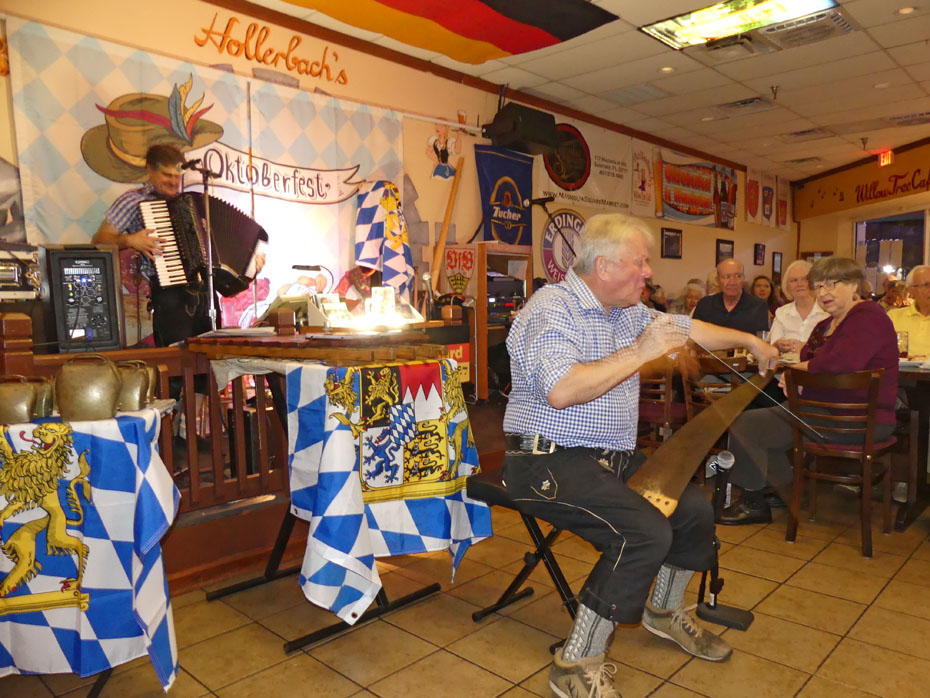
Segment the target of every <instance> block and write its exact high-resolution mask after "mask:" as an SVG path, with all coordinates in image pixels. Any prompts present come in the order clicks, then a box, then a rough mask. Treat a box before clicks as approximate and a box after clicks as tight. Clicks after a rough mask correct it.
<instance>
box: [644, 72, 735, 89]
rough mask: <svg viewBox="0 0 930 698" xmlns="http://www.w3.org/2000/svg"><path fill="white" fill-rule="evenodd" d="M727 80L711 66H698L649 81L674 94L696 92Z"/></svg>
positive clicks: (718, 85)
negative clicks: (697, 67) (678, 73)
mask: <svg viewBox="0 0 930 698" xmlns="http://www.w3.org/2000/svg"><path fill="white" fill-rule="evenodd" d="M728 82H730V78H728V77H727V76H726V75H721V74H720V73H718V72H717V71H716V70H713V69H711V68H700V69H699V70H692V71H689V72H687V73H684V74H682V75H675V74H674V73H673V74H672V75H671V77H667V78H659V79H657V80H651V81H650V83H651V84H652V85H655V86H656V87H658V88H659V89H660V90H665V91H666V92H668V93H670V94H674V95H684V94H688V93H689V92H697V91H698V90H709V89H712V88H714V87H720V86H721V85H725V84H727V83H728Z"/></svg>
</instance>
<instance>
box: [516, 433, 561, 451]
mask: <svg viewBox="0 0 930 698" xmlns="http://www.w3.org/2000/svg"><path fill="white" fill-rule="evenodd" d="M504 443H505V444H506V446H507V451H508V452H516V453H534V454H542V453H555V451H557V450H558V449H559V445H558V444H556V443H555V442H554V441H550V440H549V439H547V438H546V437H545V436H540V435H539V434H504Z"/></svg>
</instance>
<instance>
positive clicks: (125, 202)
mask: <svg viewBox="0 0 930 698" xmlns="http://www.w3.org/2000/svg"><path fill="white" fill-rule="evenodd" d="M163 198H165V197H163V196H161V195H160V194H159V193H158V192H156V191H155V187H153V186H152V183H151V182H146V183H145V184H144V185H142V186H141V187H139V188H138V189H130V190H129V191H127V192H123V193H122V194H121V195H120V196H119V198H117V199H116V201H114V202H113V203H112V204H111V205H110V208H108V209H107V212H106V214H104V220H106V221H107V222H108V223H109V224H110V225H112V226H113V227H114V228H116V229H117V230H118V231H119V232H120V233H123V234H129V233H136V232H138V231H140V230H142V229H143V228H145V223H144V222H143V221H142V211H140V210H139V204H141V203H142V202H143V201H154V200H156V199H163ZM139 272H140V273H141V274H142V276H144V277H145V278H146V279H148V280H150V281H151V280H152V278H153V277H154V276H155V267H154V266H153V265H152V262H151V261H149V258H148V257H146V256H145V255H143V254H140V255H139Z"/></svg>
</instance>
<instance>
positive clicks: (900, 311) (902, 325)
mask: <svg viewBox="0 0 930 698" xmlns="http://www.w3.org/2000/svg"><path fill="white" fill-rule="evenodd" d="M907 290H908V293H909V294H910V296H911V298H913V299H914V302H913V303H912V304H911V305H909V306H906V307H904V308H894V309H893V310H889V311H888V317H890V318H891V322H892V323H894V328H895V330H896V331H898V332H907V340H908V351H907V353H908V357H909V358H914V359H926V358H927V357H928V356H930V266H928V265H926V264H921V265H919V266H916V267H914V268H913V269H911V271H910V273H909V274H908V275H907Z"/></svg>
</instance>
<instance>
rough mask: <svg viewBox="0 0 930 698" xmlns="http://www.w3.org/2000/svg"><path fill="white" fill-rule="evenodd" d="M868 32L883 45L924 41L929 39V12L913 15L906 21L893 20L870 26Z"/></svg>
mask: <svg viewBox="0 0 930 698" xmlns="http://www.w3.org/2000/svg"><path fill="white" fill-rule="evenodd" d="M869 34H871V35H872V38H874V39H875V40H876V41H877V42H878V43H879V44H881V45H882V46H885V47H891V46H903V45H904V44H910V43H912V42H914V41H926V40H927V39H930V14H924V15H923V16H920V17H914V18H913V19H909V20H907V21H906V22H894V23H893V24H883V25H882V26H880V27H872V28H871V29H869Z"/></svg>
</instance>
